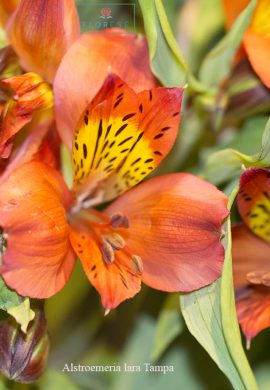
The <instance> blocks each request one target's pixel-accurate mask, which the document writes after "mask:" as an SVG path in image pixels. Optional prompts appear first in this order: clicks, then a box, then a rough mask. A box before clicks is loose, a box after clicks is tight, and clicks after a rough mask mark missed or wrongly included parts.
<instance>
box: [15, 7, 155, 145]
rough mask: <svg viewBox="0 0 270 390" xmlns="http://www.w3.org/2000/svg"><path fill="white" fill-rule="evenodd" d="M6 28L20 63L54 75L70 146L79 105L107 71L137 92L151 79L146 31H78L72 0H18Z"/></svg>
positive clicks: (60, 127) (50, 78) (63, 129)
mask: <svg viewBox="0 0 270 390" xmlns="http://www.w3.org/2000/svg"><path fill="white" fill-rule="evenodd" d="M8 32H9V38H10V42H11V44H12V47H13V49H14V50H15V51H16V53H17V54H18V56H19V59H20V63H21V65H22V67H23V68H24V69H25V70H27V71H34V72H37V73H38V74H40V75H41V76H42V77H44V78H45V80H46V81H48V82H51V83H52V82H53V81H54V93H55V114H56V122H57V126H58V131H59V134H60V136H61V139H62V140H63V142H64V143H65V144H66V145H67V146H68V147H69V148H70V149H71V147H72V140H73V135H74V134H73V133H74V129H75V126H76V124H77V122H78V120H79V118H80V115H81V113H82V111H83V110H84V108H85V106H86V105H88V104H89V103H90V102H91V100H92V99H93V98H94V96H95V95H96V93H97V92H98V90H99V89H100V87H101V85H102V83H103V81H104V79H105V78H106V77H107V76H108V75H109V74H111V73H116V74H118V75H119V76H120V77H121V78H122V79H123V80H125V82H127V83H128V85H130V87H132V88H133V89H134V90H135V91H136V92H140V91H142V90H144V89H150V88H152V87H153V86H154V85H155V79H154V76H153V75H152V73H151V69H150V64H149V55H148V47H147V41H146V39H145V37H143V36H141V35H137V34H132V33H128V32H127V31H125V30H123V29H120V28H112V29H106V30H103V31H101V32H98V31H97V32H93V33H89V34H83V35H79V34H78V32H79V22H78V16H77V13H76V6H75V2H74V0H53V3H52V4H51V2H50V1H47V0H46V1H44V0H21V2H20V4H19V6H18V8H17V10H16V12H15V13H14V15H13V17H12V20H11V22H10V24H9V28H8ZM58 68H59V69H58ZM75 68H76V72H74V69H75Z"/></svg>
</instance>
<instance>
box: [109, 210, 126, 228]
mask: <svg viewBox="0 0 270 390" xmlns="http://www.w3.org/2000/svg"><path fill="white" fill-rule="evenodd" d="M111 226H112V227H113V228H119V227H123V228H125V229H128V227H129V222H128V219H127V217H126V216H125V215H124V214H122V213H115V214H113V215H112V216H111Z"/></svg>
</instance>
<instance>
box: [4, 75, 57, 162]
mask: <svg viewBox="0 0 270 390" xmlns="http://www.w3.org/2000/svg"><path fill="white" fill-rule="evenodd" d="M1 83H2V86H3V87H4V88H6V89H7V91H8V90H9V91H10V94H11V96H10V98H9V99H8V100H7V102H6V103H5V105H4V107H3V109H2V112H1V115H0V157H1V158H8V157H9V155H10V153H11V149H12V145H13V137H14V135H15V134H16V133H18V131H20V130H21V129H22V128H23V127H24V126H25V125H26V124H27V123H29V122H31V121H32V119H33V115H34V114H35V113H41V112H42V111H46V110H49V109H50V108H52V105H53V94H52V90H51V88H50V87H49V85H48V84H47V83H45V82H44V80H43V79H42V78H41V77H40V76H39V75H37V74H35V73H25V74H23V75H20V76H14V77H11V78H8V79H5V80H2V81H1Z"/></svg>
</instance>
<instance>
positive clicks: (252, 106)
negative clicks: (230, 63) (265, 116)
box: [225, 60, 270, 124]
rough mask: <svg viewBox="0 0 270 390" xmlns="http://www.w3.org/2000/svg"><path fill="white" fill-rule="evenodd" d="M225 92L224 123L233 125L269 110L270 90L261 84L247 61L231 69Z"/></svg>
mask: <svg viewBox="0 0 270 390" xmlns="http://www.w3.org/2000/svg"><path fill="white" fill-rule="evenodd" d="M226 92H227V97H228V105H227V108H226V111H225V121H226V123H229V124H235V122H236V123H238V122H239V121H241V120H243V119H244V118H246V117H249V116H251V115H254V114H262V113H266V112H268V111H269V109H270V89H268V88H267V87H266V86H265V85H264V84H262V82H261V81H260V79H259V78H258V77H257V76H256V74H255V73H254V72H253V70H252V68H251V66H250V64H249V63H248V61H247V60H242V61H241V62H239V63H238V64H237V65H236V66H235V68H234V69H233V72H232V75H231V78H230V79H229V80H228V82H227V85H226Z"/></svg>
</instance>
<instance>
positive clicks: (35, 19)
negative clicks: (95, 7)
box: [8, 0, 79, 82]
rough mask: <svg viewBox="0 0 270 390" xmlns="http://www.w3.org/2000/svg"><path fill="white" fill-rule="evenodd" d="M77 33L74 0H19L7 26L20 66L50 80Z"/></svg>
mask: <svg viewBox="0 0 270 390" xmlns="http://www.w3.org/2000/svg"><path fill="white" fill-rule="evenodd" d="M78 32H79V27H78V16H77V12H76V7H75V3H74V1H73V0H53V1H44V0H21V1H20V3H19V6H18V7H17V9H16V11H15V13H14V15H13V17H12V19H11V21H10V23H9V26H8V36H9V39H10V42H11V44H12V46H13V48H14V50H15V51H16V53H17V54H18V56H19V57H20V61H21V65H22V67H23V68H24V69H25V70H27V71H34V72H37V73H39V74H40V75H41V76H42V77H43V78H45V79H46V80H47V81H49V82H52V81H53V79H54V75H55V72H56V70H57V68H58V66H59V63H60V61H61V59H62V57H63V55H64V54H65V52H66V50H67V49H68V48H69V46H70V45H71V44H72V43H73V42H74V41H75V39H76V38H77V36H78Z"/></svg>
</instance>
